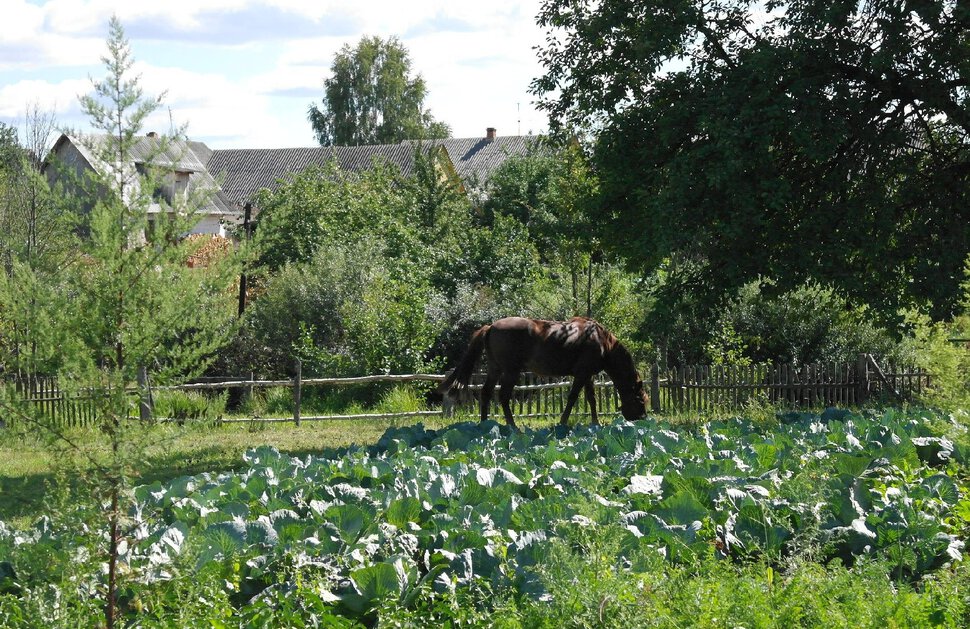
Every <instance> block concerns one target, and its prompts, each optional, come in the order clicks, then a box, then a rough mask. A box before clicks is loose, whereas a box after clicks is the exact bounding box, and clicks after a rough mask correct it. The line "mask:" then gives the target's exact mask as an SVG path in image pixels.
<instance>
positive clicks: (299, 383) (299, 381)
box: [293, 358, 303, 426]
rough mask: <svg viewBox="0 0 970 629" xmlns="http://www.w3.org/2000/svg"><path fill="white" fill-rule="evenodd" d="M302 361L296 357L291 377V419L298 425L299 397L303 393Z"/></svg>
mask: <svg viewBox="0 0 970 629" xmlns="http://www.w3.org/2000/svg"><path fill="white" fill-rule="evenodd" d="M302 387H303V361H301V360H300V359H299V358H297V359H296V376H295V377H294V378H293V421H294V422H295V423H296V425H297V426H299V425H300V398H301V396H302V394H303V392H302V390H301V389H302Z"/></svg>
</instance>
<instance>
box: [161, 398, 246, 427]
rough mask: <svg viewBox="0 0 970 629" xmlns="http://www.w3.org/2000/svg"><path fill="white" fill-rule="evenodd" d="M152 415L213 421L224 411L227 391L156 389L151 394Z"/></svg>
mask: <svg viewBox="0 0 970 629" xmlns="http://www.w3.org/2000/svg"><path fill="white" fill-rule="evenodd" d="M152 397H153V400H152V401H153V402H154V412H153V414H154V416H155V417H156V418H159V419H174V420H177V421H179V422H184V421H187V420H188V421H197V420H207V421H215V420H216V419H219V418H220V417H222V416H223V415H224V414H225V412H226V401H227V400H228V398H229V394H228V393H220V394H217V395H206V394H204V393H200V392H197V391H156V392H155V393H154V394H153V396H152Z"/></svg>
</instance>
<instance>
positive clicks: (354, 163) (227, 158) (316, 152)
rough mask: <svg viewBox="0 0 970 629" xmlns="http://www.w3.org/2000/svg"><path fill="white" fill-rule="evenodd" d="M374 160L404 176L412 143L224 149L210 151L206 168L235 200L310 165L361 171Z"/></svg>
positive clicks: (272, 186) (409, 168) (408, 171)
mask: <svg viewBox="0 0 970 629" xmlns="http://www.w3.org/2000/svg"><path fill="white" fill-rule="evenodd" d="M374 160H379V161H384V162H386V163H388V164H392V165H394V166H396V167H397V168H398V170H399V171H400V173H401V174H402V175H404V176H405V177H408V176H410V175H411V174H412V172H413V171H414V147H413V146H410V145H406V144H404V143H402V144H375V145H368V146H326V147H313V148H290V149H225V150H215V151H211V155H210V157H209V158H208V161H207V162H206V168H207V169H208V171H209V172H210V173H212V175H214V176H215V177H222V190H223V192H225V194H226V196H227V198H228V199H230V200H231V201H233V202H235V203H244V202H246V201H248V200H250V199H251V198H252V197H253V195H255V194H256V193H257V192H258V191H259V190H261V189H263V188H267V189H269V190H275V189H276V188H277V187H278V186H279V181H280V180H282V179H284V178H285V177H287V176H289V175H294V174H297V173H300V172H303V171H304V170H306V169H307V168H310V167H311V166H324V165H326V164H328V163H330V162H331V161H335V162H336V165H337V166H338V167H339V168H340V169H341V170H344V171H347V172H363V171H365V170H367V169H369V168H371V167H372V166H373V164H374Z"/></svg>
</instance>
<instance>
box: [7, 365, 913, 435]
mask: <svg viewBox="0 0 970 629" xmlns="http://www.w3.org/2000/svg"><path fill="white" fill-rule="evenodd" d="M295 372H296V375H295V376H294V377H293V378H289V379H282V380H280V379H277V380H256V379H255V377H253V376H252V375H250V377H249V378H241V377H234V378H233V377H227V378H205V379H200V380H203V381H200V382H192V383H186V384H178V385H171V386H160V387H153V388H150V389H146V388H144V387H143V388H141V389H140V388H138V387H132V388H130V389H129V390H128V393H129V394H130V395H131V397H132V404H131V408H132V410H133V412H135V413H136V414H138V410H139V406H141V410H142V413H141V417H142V418H143V419H147V418H151V419H154V420H156V421H166V420H167V419H169V418H163V417H152V412H151V403H150V400H151V392H152V391H155V392H157V391H225V390H228V389H243V390H245V391H247V392H248V393H249V394H250V395H251V394H252V392H253V391H254V390H255V389H260V388H292V389H293V402H294V404H293V406H294V413H293V416H292V417H249V418H226V419H222V418H220V420H219V421H222V422H225V423H233V422H236V423H239V422H254V421H255V422H294V423H296V424H297V425H299V424H300V423H301V422H303V421H330V420H339V419H398V418H406V417H442V416H445V417H447V416H450V415H452V414H454V413H455V412H456V411H460V412H462V413H470V414H473V415H477V414H478V409H479V402H478V399H479V398H480V396H481V390H482V385H483V382H484V378H485V377H484V374H482V373H476V374H473V375H472V379H471V382H470V384H469V386H468V387H467V388H465V389H463V390H461V391H460V392H459V394H458V395H457V396H456V398H455V399H454V400H452V399H451V396H446V397H445V400H444V404H443V406H442V408H439V409H431V410H422V411H413V412H400V413H356V414H349V415H310V416H305V415H303V414H302V412H301V411H302V408H301V407H302V390H303V388H304V387H307V386H329V387H343V386H357V385H363V384H395V383H408V382H428V383H438V382H441V381H443V380H444V379H445V378H446V377H447V375H445V374H398V375H372V376H358V377H350V378H303V377H302V373H301V372H302V369H301V365H300V363H299V361H297V364H296V369H295ZM647 379H648V380H649V393H650V408H651V410H652V411H653V412H657V413H659V412H670V411H701V412H703V411H716V410H732V411H733V410H740V409H742V408H744V407H745V406H746V405H747V404H750V403H751V402H752V401H756V400H758V401H765V402H768V403H772V404H781V405H786V406H801V407H811V406H815V407H819V406H857V405H861V404H865V403H866V402H868V401H870V400H872V399H874V398H877V399H882V398H885V399H890V400H894V401H903V400H907V399H911V398H913V397H916V396H918V395H920V394H921V393H923V391H925V390H926V389H927V388H928V387H930V386H931V384H932V377H931V375H930V374H929V373H927V372H926V371H925V370H923V369H918V368H902V367H896V366H888V365H887V366H886V368H885V369H883V368H882V367H881V366H880V365H879V364H878V363H877V362H876V361H875V360H874V359H873V358H872V356H871V355H868V354H863V355H860V356H859V359H858V360H857V361H855V362H853V363H826V364H822V363H815V364H806V365H798V366H795V365H787V364H778V365H749V366H729V365H699V366H684V367H679V368H676V369H664V370H662V369H660V368H658V367H657V366H656V365H654V366H653V367H652V369H651V370H650V372H649V375H648V376H647ZM7 384H11V382H9V381H8V383H7ZM12 384H13V385H14V387H13V388H14V390H15V394H16V395H17V396H18V397H19V399H20V400H22V401H23V402H26V403H27V404H28V405H29V406H31V407H33V409H34V410H35V411H38V412H39V413H40V414H42V415H43V416H45V417H47V418H49V419H52V420H54V421H55V422H56V423H58V424H60V425H64V426H84V425H90V424H92V423H94V422H95V421H96V412H97V409H96V401H97V395H98V392H97V391H95V390H93V389H82V390H78V391H72V392H65V391H63V390H61V389H60V388H59V387H58V383H57V381H56V379H55V378H52V377H31V378H21V379H18V380H14V381H12ZM644 384H645V385H646V384H648V383H647V382H645V383H644ZM571 385H572V380H571V379H570V378H546V377H542V376H538V375H536V374H532V373H524V374H522V375H521V376H520V378H519V383H518V385H517V386H516V387H515V389H514V391H513V396H512V400H511V402H510V405H511V408H512V413H513V415H514V416H515V417H516V418H535V419H549V420H555V419H558V418H559V416H560V415H561V414H562V411H563V409H564V408H565V405H566V400H567V397H568V393H569V389H570V387H571ZM593 387H594V391H595V397H596V408H597V412H598V413H599V414H602V415H603V416H604V417H609V416H611V415H615V414H616V413H618V412H619V408H620V404H619V399H618V396H617V394H616V391H615V389H614V388H613V383H612V382H611V381H610V380H609V379H608V378H607V377H606V376H605V375H604V374H599V375H597V376H596V377H595V378H594V380H593ZM499 393H500V387H496V389H495V392H494V395H493V398H492V401H491V404H490V406H489V415H490V416H491V417H492V418H495V419H499V420H501V418H502V417H503V414H502V410H501V407H500V405H499V402H498V396H499ZM139 399H140V401H141V404H140V405H139ZM146 409H147V412H145V411H146ZM571 416H572V417H589V416H590V409H589V406H588V404H587V402H586V396H585V394H581V395H580V396H579V399H578V400H577V401H576V405H575V406H574V408H573V411H572V413H571ZM3 419H4V418H0V427H2V426H3V425H4V422H3ZM7 423H9V422H7Z"/></svg>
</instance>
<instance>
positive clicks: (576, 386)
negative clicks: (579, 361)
mask: <svg viewBox="0 0 970 629" xmlns="http://www.w3.org/2000/svg"><path fill="white" fill-rule="evenodd" d="M588 380H589V378H588V377H586V378H584V377H582V376H576V378H575V379H574V380H573V386H572V387H571V388H570V389H569V397H568V398H566V408H564V409H562V416H561V417H560V418H559V425H560V426H568V425H569V413H570V412H572V410H573V404H575V403H576V400H578V399H579V392H580V391H582V390H583V386H585V384H586V382H587V381H588Z"/></svg>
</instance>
